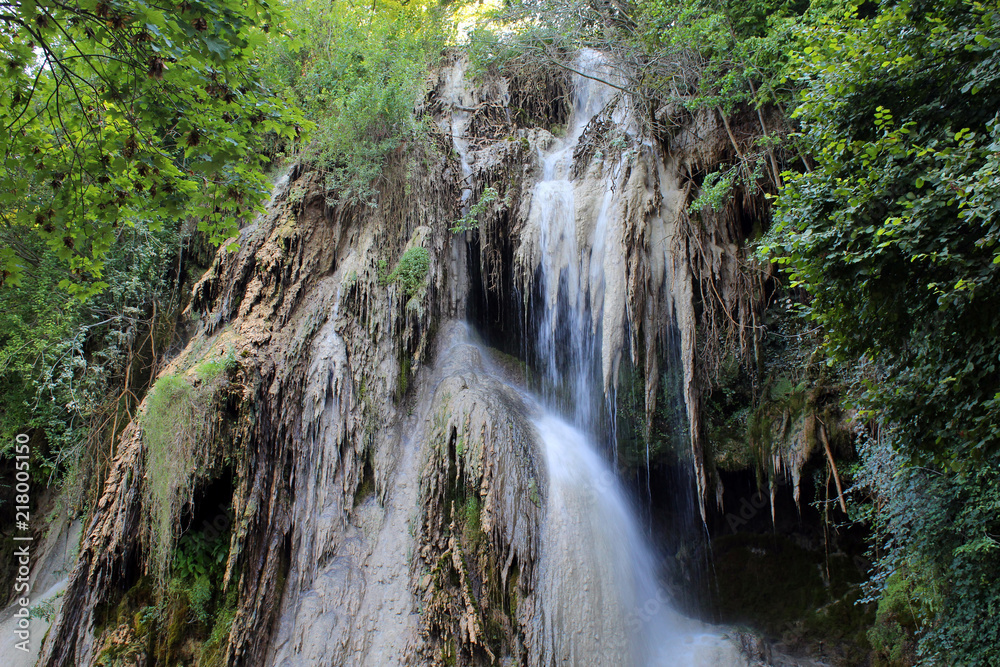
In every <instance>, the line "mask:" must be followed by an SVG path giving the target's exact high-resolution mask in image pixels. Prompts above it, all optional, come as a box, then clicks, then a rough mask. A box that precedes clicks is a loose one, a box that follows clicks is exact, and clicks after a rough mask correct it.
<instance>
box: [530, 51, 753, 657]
mask: <svg viewBox="0 0 1000 667" xmlns="http://www.w3.org/2000/svg"><path fill="white" fill-rule="evenodd" d="M577 67H578V69H579V71H580V72H582V73H584V74H586V75H588V76H581V75H579V74H578V75H575V76H574V80H573V84H574V109H573V113H572V115H571V118H570V123H569V128H568V131H567V133H566V136H565V138H564V139H562V140H560V141H558V142H556V143H555V144H554V145H552V146H551V147H550V148H548V149H547V150H543V151H540V154H539V162H540V164H541V166H542V169H541V172H542V175H541V179H540V180H539V181H538V183H537V184H536V186H535V189H534V196H533V200H532V204H531V211H530V213H529V220H530V221H533V222H535V224H537V225H538V230H537V243H538V256H539V257H540V263H539V267H538V270H539V278H540V280H541V282H542V290H543V294H544V296H543V299H542V303H540V304H538V303H536V304H535V305H536V307H538V308H540V309H541V313H540V318H537V319H536V322H537V330H536V331H535V332H534V334H535V335H536V337H537V338H536V345H537V356H538V360H539V362H540V369H541V370H542V373H543V376H545V380H546V381H547V383H548V386H549V387H554V388H556V389H555V391H553V394H556V393H558V392H561V393H562V396H561V400H556V396H555V395H553V396H552V397H550V399H551V400H549V401H547V403H548V404H549V406H548V409H546V410H545V411H543V414H542V416H541V417H539V418H538V419H536V421H535V426H536V428H537V430H538V434H539V438H540V444H541V446H542V451H543V455H544V459H545V464H546V468H547V472H548V487H547V500H546V508H545V526H544V532H543V536H542V556H541V567H540V591H539V592H540V600H541V605H540V614H541V618H540V619H539V621H540V629H541V633H542V637H541V638H542V642H541V645H542V655H541V662H542V664H544V665H550V664H558V665H587V666H589V667H599V666H603V665H608V666H611V665H615V666H622V665H630V666H636V667H646V666H649V667H652V666H664V667H666V666H680V665H737V664H744V661H743V660H742V659H741V658H740V656H739V654H738V652H737V651H736V648H735V646H734V645H732V644H731V643H730V642H728V641H726V640H724V638H723V637H722V636H721V635H720V634H719V633H717V632H714V631H713V630H711V629H709V628H708V627H707V626H703V625H701V624H699V623H697V622H695V621H692V620H690V619H686V618H684V617H683V616H681V615H680V614H678V613H676V612H675V611H674V610H673V608H672V606H671V603H670V600H669V598H668V596H667V595H666V593H665V591H664V590H663V588H662V586H661V585H660V583H659V581H658V563H657V559H656V558H655V556H654V554H653V551H652V549H651V548H650V546H649V544H648V543H647V541H646V538H645V536H644V535H643V533H642V531H641V530H640V528H639V525H638V521H637V518H636V516H637V513H636V511H635V509H634V508H633V507H632V505H631V503H630V501H629V499H628V497H627V495H626V493H625V490H624V489H623V488H622V486H621V485H620V483H619V482H618V479H617V477H616V475H615V473H614V471H613V468H612V466H611V465H610V464H609V462H608V461H607V460H606V459H605V457H604V456H603V455H602V454H601V453H600V451H599V450H598V448H597V447H596V446H595V436H596V437H608V435H607V434H606V433H601V431H602V429H601V428H600V426H599V424H600V414H599V412H600V404H601V400H602V399H603V398H604V396H605V393H604V392H605V390H606V388H607V382H606V376H607V374H608V372H609V369H608V368H607V365H608V364H607V363H606V360H604V359H603V358H602V356H601V342H602V339H603V338H604V337H605V332H603V331H602V328H603V327H608V326H609V324H610V326H619V327H624V322H622V321H621V319H620V318H608V317H606V316H605V313H604V305H605V291H606V289H607V288H608V287H609V284H608V283H609V281H606V280H605V272H606V271H608V270H610V271H620V270H621V267H620V266H619V264H620V263H621V262H623V261H624V259H623V258H614V257H609V256H608V255H607V253H606V248H607V247H608V246H609V244H608V243H607V238H606V235H607V234H608V229H609V224H608V217H609V211H611V210H612V206H611V204H612V201H613V198H614V192H613V191H612V180H611V179H610V178H608V179H607V181H606V185H605V188H604V192H603V195H602V196H598V197H596V198H595V197H591V198H590V202H591V206H593V205H594V204H595V203H597V202H599V204H598V207H597V210H596V211H587V210H582V206H585V205H583V204H581V205H578V204H577V202H576V196H575V194H576V193H575V187H576V184H575V183H574V180H573V160H574V152H575V151H576V149H577V146H578V144H579V141H580V138H581V136H583V133H584V131H585V129H586V127H587V125H588V124H589V123H590V122H591V120H592V119H593V118H594V117H595V116H596V115H597V114H599V113H601V112H602V111H603V110H604V109H605V107H606V106H607V105H608V104H609V103H610V102H611V101H612V99H613V97H614V95H615V93H616V90H615V89H614V88H612V87H610V86H608V85H605V84H603V83H601V82H599V81H598V79H604V80H611V79H612V77H613V73H612V72H610V70H609V68H608V67H607V66H606V64H605V62H604V58H603V56H602V55H601V54H599V53H596V52H593V51H584V52H582V53H581V54H580V56H579V58H578V60H577ZM627 113H628V112H627V111H623V112H617V113H616V114H615V115H613V116H612V120H613V121H614V122H615V123H616V124H617V125H618V126H619V127H628V125H629V123H628V118H627ZM595 214H596V219H595ZM588 219H589V220H592V221H593V222H592V224H580V221H581V220H588ZM588 236H589V238H588ZM616 262H617V264H616ZM611 284H614V285H616V286H622V285H621V283H620V282H616V281H611ZM611 296H612V297H613V299H612V301H614V302H618V303H621V302H624V298H623V297H624V295H623V294H621V295H611ZM598 368H602V369H603V374H602V373H599V372H598V371H597V369H598ZM611 370H612V371H613V372H615V371H616V370H617V369H616V368H613V369H611ZM602 379H604V380H605V382H602ZM567 393H568V394H569V398H568V399H567V398H566V394H567ZM556 403H559V404H561V406H562V409H563V411H564V412H566V414H567V415H569V418H570V419H571V420H572V423H570V422H568V421H565V420H564V419H563V418H561V417H559V416H557V415H556V414H555V413H554V410H555V404H556ZM604 430H606V429H604ZM609 439H610V438H609Z"/></svg>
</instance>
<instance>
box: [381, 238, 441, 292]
mask: <svg viewBox="0 0 1000 667" xmlns="http://www.w3.org/2000/svg"><path fill="white" fill-rule="evenodd" d="M430 268H431V256H430V253H429V252H427V248H421V247H419V246H417V247H414V248H410V249H409V250H407V251H406V252H404V253H403V256H402V257H400V258H399V263H397V264H396V268H395V269H393V270H392V273H390V274H389V275H388V276H386V277H385V283H386V284H390V283H398V284H399V286H400V287H401V288H403V292H404V293H405V294H406V296H408V297H412V296H413V295H414V294H416V293H417V290H419V289H420V287H421V285H423V283H424V279H425V278H427V272H428V271H429V270H430Z"/></svg>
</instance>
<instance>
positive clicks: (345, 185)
mask: <svg viewBox="0 0 1000 667" xmlns="http://www.w3.org/2000/svg"><path fill="white" fill-rule="evenodd" d="M289 10H290V13H291V14H292V16H293V18H294V19H295V21H296V23H297V30H296V34H297V35H299V38H298V39H296V40H291V41H285V40H273V41H271V42H269V44H268V51H267V52H266V53H265V54H264V56H263V62H264V64H265V68H266V69H267V70H268V71H269V72H270V73H272V74H273V75H274V76H275V77H276V78H278V79H279V80H280V81H281V82H282V84H283V86H284V87H285V90H286V91H287V93H288V95H289V96H291V97H293V98H294V99H296V100H297V101H298V103H299V104H300V105H301V107H302V109H303V110H304V112H305V113H306V115H307V116H308V117H309V118H310V119H312V121H314V122H315V124H316V128H315V132H314V140H313V141H312V142H311V143H310V144H308V145H306V146H305V147H304V148H303V151H302V157H303V158H304V159H305V160H307V161H308V162H310V163H312V164H313V165H314V166H316V167H318V168H319V169H321V170H322V171H323V172H324V173H325V174H326V183H327V187H328V189H329V191H330V199H331V202H332V203H340V202H344V203H349V204H368V205H371V206H374V205H376V202H377V195H378V193H379V189H380V187H381V181H380V178H381V175H382V169H383V166H384V165H385V161H386V160H387V159H388V158H389V157H390V156H394V158H399V157H401V156H403V155H405V145H406V143H407V142H416V141H422V140H423V137H424V134H425V130H426V128H425V127H424V125H423V121H422V120H421V119H420V118H418V116H417V114H416V112H415V105H416V103H417V101H418V99H419V98H420V97H421V96H422V95H423V94H424V79H425V73H426V71H427V68H428V67H429V66H430V65H432V64H434V63H435V62H436V61H437V59H438V58H439V57H440V54H441V51H442V49H443V47H444V45H445V40H446V35H447V32H446V29H445V26H446V22H445V20H444V19H445V17H446V13H445V11H444V9H443V8H442V7H440V6H438V5H437V4H436V3H428V2H395V1H393V0H378V1H377V2H373V3H354V2H350V1H345V0H335V1H334V2H321V1H319V0H307V1H306V2H297V3H294V4H292V5H289Z"/></svg>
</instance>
